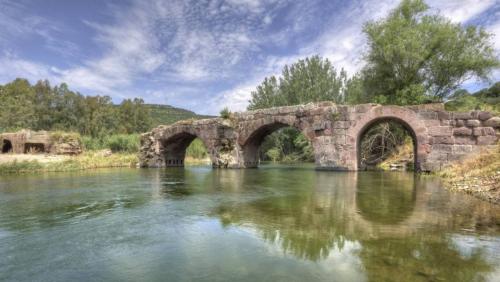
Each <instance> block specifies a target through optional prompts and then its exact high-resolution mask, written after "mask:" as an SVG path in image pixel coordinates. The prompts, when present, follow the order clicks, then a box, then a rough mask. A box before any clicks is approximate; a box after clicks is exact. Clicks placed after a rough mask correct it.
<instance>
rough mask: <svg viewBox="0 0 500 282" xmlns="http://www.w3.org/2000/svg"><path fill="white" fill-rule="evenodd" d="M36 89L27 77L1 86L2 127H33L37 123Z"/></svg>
mask: <svg viewBox="0 0 500 282" xmlns="http://www.w3.org/2000/svg"><path fill="white" fill-rule="evenodd" d="M33 100H34V91H33V88H32V87H31V85H30V83H29V82H28V81H27V80H26V79H21V78H18V79H16V80H14V81H13V82H11V83H8V84H6V85H4V86H3V87H1V88H0V129H2V130H17V129H21V128H31V127H32V126H33V125H34V124H35V111H34V106H33Z"/></svg>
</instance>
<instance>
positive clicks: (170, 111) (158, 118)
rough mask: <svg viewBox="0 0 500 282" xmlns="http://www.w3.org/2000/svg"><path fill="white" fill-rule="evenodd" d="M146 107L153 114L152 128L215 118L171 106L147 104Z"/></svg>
mask: <svg viewBox="0 0 500 282" xmlns="http://www.w3.org/2000/svg"><path fill="white" fill-rule="evenodd" d="M144 106H145V107H146V108H147V109H149V112H150V113H151V123H152V127H156V126H158V125H161V124H172V123H174V122H176V121H179V120H187V119H201V118H212V117H213V116H206V115H197V114H195V113H194V112H192V111H188V110H185V109H180V108H175V107H172V106H169V105H155V104H145V105H144Z"/></svg>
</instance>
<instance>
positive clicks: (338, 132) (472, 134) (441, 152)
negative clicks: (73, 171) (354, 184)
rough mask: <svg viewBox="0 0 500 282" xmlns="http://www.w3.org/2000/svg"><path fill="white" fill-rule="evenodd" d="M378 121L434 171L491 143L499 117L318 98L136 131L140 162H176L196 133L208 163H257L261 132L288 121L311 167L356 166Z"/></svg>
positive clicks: (235, 165)
mask: <svg viewBox="0 0 500 282" xmlns="http://www.w3.org/2000/svg"><path fill="white" fill-rule="evenodd" d="M383 121H394V122H397V123H400V124H401V125H403V126H404V127H405V128H406V129H407V131H408V132H409V133H410V135H411V136H412V138H413V142H414V147H415V156H414V158H415V168H416V170H422V171H436V170H440V169H442V168H443V167H445V166H446V165H448V164H450V163H452V162H454V161H457V160H460V159H463V158H465V157H467V156H469V155H471V154H474V153H477V152H478V151H480V150H481V149H482V148H486V147H489V146H493V145H494V144H496V142H497V140H498V139H499V136H500V134H499V129H500V117H493V116H492V115H491V114H490V113H487V112H482V111H472V112H468V113H452V112H447V111H445V110H444V107H443V105H442V104H427V105H416V106H406V107H400V106H382V105H377V104H363V105H355V106H347V105H336V104H333V103H331V102H320V103H311V104H306V105H297V106H286V107H278V108H270V109H263V110H256V111H249V112H242V113H234V114H232V115H231V116H230V117H229V118H228V119H223V118H213V119H205V120H189V121H181V122H177V123H175V124H172V125H170V126H159V127H157V128H155V129H153V130H152V131H151V132H148V133H145V134H143V135H142V136H141V149H140V153H139V159H140V165H141V166H142V167H171V166H183V165H184V157H185V152H186V148H187V147H188V146H189V144H190V143H191V142H192V141H193V140H194V139H195V138H199V139H201V140H202V142H203V143H204V145H205V147H206V148H207V151H208V152H209V155H210V159H211V161H212V165H213V167H216V168H252V167H257V166H258V165H259V147H260V145H261V143H262V141H263V140H264V138H265V137H266V136H267V135H269V134H271V133H272V132H274V131H276V130H278V129H280V128H283V127H288V126H290V127H294V128H296V129H297V130H299V131H300V132H302V133H303V134H304V136H305V137H306V138H307V139H308V140H309V141H310V142H311V144H312V147H313V150H314V158H315V164H316V167H317V168H318V169H329V170H358V169H361V167H360V160H359V144H360V141H361V137H362V136H363V134H364V132H366V131H367V130H368V129H369V128H370V127H371V126H373V125H375V124H377V123H378V122H383Z"/></svg>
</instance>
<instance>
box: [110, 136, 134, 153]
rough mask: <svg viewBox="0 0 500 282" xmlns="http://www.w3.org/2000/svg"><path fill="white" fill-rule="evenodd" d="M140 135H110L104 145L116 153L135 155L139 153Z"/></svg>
mask: <svg viewBox="0 0 500 282" xmlns="http://www.w3.org/2000/svg"><path fill="white" fill-rule="evenodd" d="M139 138H140V137H139V135H138V134H130V135H125V134H116V135H110V136H109V137H107V138H106V139H105V142H104V144H105V145H106V147H107V148H109V149H111V151H112V152H113V153H115V152H128V153H135V152H138V151H139V142H140V141H139Z"/></svg>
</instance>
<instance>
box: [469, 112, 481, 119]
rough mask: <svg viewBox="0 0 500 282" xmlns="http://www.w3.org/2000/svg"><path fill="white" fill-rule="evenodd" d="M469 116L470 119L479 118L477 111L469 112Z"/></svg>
mask: <svg viewBox="0 0 500 282" xmlns="http://www.w3.org/2000/svg"><path fill="white" fill-rule="evenodd" d="M470 116H471V117H472V119H477V118H478V116H479V111H472V112H470Z"/></svg>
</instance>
